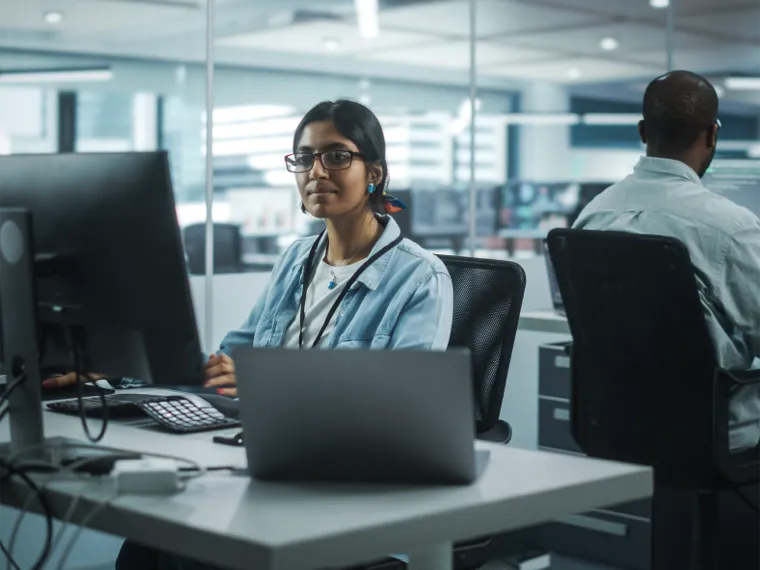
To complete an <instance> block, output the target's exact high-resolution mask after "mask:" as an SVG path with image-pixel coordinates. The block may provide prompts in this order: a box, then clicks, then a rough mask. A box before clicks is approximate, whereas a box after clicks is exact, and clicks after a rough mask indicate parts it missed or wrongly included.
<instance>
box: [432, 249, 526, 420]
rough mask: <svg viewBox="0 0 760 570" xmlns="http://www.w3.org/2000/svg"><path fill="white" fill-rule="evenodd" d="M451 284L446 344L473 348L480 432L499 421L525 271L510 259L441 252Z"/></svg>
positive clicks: (523, 291)
mask: <svg viewBox="0 0 760 570" xmlns="http://www.w3.org/2000/svg"><path fill="white" fill-rule="evenodd" d="M439 257H440V258H441V260H442V261H443V262H444V264H445V265H446V268H447V269H448V270H449V274H450V275H451V280H452V282H453V287H454V320H453V324H452V327H451V339H450V341H449V346H452V347H466V348H468V349H470V352H471V354H472V365H473V379H474V382H475V386H474V388H475V404H476V414H477V416H476V418H477V422H478V425H477V431H478V433H481V432H484V431H487V430H489V429H490V428H491V427H493V426H494V425H495V424H496V423H497V422H498V421H499V414H500V412H501V403H502V399H503V398H504V387H505V385H506V383H507V372H508V371H509V361H510V358H511V357H512V347H513V345H514V342H515V335H516V334H517V323H518V320H519V318H520V308H521V307H522V301H523V295H524V293H525V272H524V271H523V268H522V267H520V266H519V265H518V264H516V263H513V262H511V261H497V260H490V259H474V258H472V257H458V256H453V255H441V256H439Z"/></svg>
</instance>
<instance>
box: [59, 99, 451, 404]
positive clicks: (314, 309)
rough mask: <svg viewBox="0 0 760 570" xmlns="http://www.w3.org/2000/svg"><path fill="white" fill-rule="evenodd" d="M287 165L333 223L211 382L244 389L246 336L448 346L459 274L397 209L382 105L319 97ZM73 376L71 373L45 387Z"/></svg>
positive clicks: (273, 343)
mask: <svg viewBox="0 0 760 570" xmlns="http://www.w3.org/2000/svg"><path fill="white" fill-rule="evenodd" d="M285 166H286V167H287V169H288V170H289V171H290V172H293V173H294V174H295V178H296V183H297V185H298V191H299V193H300V195H301V201H302V210H303V211H304V212H305V213H309V214H311V215H312V216H314V217H316V218H320V219H323V220H324V221H325V226H326V228H325V231H324V232H322V233H321V234H320V235H319V236H318V237H317V238H314V237H308V238H304V239H301V240H298V241H296V242H295V243H294V244H293V245H292V246H291V247H290V248H289V249H288V250H287V251H286V252H285V253H284V254H283V255H282V257H281V258H280V260H279V261H278V262H277V264H276V265H275V267H274V270H273V271H272V277H271V280H270V283H269V286H268V288H267V290H266V291H265V292H264V294H263V295H262V296H261V297H260V298H259V300H258V302H257V303H256V305H255V306H254V308H253V310H252V311H251V314H250V316H249V317H248V319H247V320H246V321H245V323H243V325H242V327H241V328H240V329H238V330H235V331H232V332H230V333H229V334H228V335H227V336H226V337H225V338H224V340H223V341H222V344H221V347H220V350H219V353H218V354H214V355H211V357H210V358H209V360H208V362H207V364H206V370H205V375H206V386H208V387H216V388H217V389H218V392H219V393H220V394H225V395H229V396H235V395H237V388H235V384H236V382H237V379H236V376H235V365H234V363H233V361H232V358H231V356H230V355H231V353H232V350H233V349H234V348H235V347H236V346H238V345H245V346H257V347H286V348H293V349H298V348H312V347H319V348H372V349H418V350H445V349H446V347H447V345H448V340H449V334H450V330H451V320H452V312H453V308H452V304H453V301H452V288H451V278H450V277H449V274H448V272H447V271H446V267H445V266H444V265H443V263H442V262H441V261H440V260H439V259H438V258H437V257H435V256H434V255H432V254H430V253H429V252H427V251H425V250H424V249H422V248H421V247H419V246H418V245H417V244H415V243H413V242H411V241H409V240H407V239H402V238H401V235H400V230H399V227H398V225H397V224H396V222H395V221H394V220H393V218H391V217H390V216H388V215H387V214H388V213H392V212H394V211H397V210H398V209H400V208H403V204H401V203H400V202H398V201H397V200H396V199H394V198H393V197H392V196H390V195H388V194H387V193H386V189H387V187H388V165H387V162H386V159H385V137H384V136H383V129H382V127H381V126H380V122H379V121H378V120H377V117H376V116H375V115H374V114H373V113H372V111H370V110H369V109H368V108H367V107H365V106H364V105H361V104H359V103H356V102H353V101H347V100H339V101H335V102H332V101H325V102H322V103H319V104H318V105H316V106H315V107H314V108H313V109H311V110H310V111H309V112H308V113H306V115H305V116H304V118H303V119H302V120H301V122H300V124H299V125H298V128H297V129H296V131H295V136H294V138H293V153H292V154H289V155H287V156H286V157H285ZM304 293H305V294H304ZM93 376H96V375H93ZM73 382H75V376H74V375H73V374H68V375H66V376H61V377H58V378H52V379H49V380H46V381H45V384H44V386H45V387H46V388H55V387H57V386H64V385H66V384H70V383H73Z"/></svg>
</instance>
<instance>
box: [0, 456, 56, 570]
mask: <svg viewBox="0 0 760 570" xmlns="http://www.w3.org/2000/svg"><path fill="white" fill-rule="evenodd" d="M2 463H3V465H2V467H3V468H4V469H5V470H6V473H5V474H3V477H2V478H5V477H12V476H14V475H16V476H17V477H19V478H20V479H21V480H22V481H24V483H26V485H27V487H29V488H30V489H31V490H32V492H34V494H35V495H36V496H37V501H38V502H39V503H40V506H41V507H42V511H43V513H44V515H45V527H46V530H45V544H44V545H43V547H42V552H40V555H39V557H37V561H36V562H35V563H34V565H33V566H32V570H42V568H43V567H44V566H45V562H47V559H48V557H49V556H50V549H51V548H52V544H53V507H52V505H51V504H50V501H49V500H48V496H47V494H46V493H45V492H44V491H42V490H41V489H40V488H39V487H38V486H37V484H36V483H35V482H34V481H32V479H31V478H30V477H29V475H27V474H26V472H25V471H23V470H21V469H18V468H16V467H15V466H13V465H11V464H8V463H6V462H2Z"/></svg>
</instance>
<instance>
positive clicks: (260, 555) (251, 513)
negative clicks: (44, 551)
mask: <svg viewBox="0 0 760 570" xmlns="http://www.w3.org/2000/svg"><path fill="white" fill-rule="evenodd" d="M92 421H96V420H92ZM7 425H8V422H4V425H2V426H0V440H5V441H7V439H8V427H7ZM45 427H46V433H48V434H54V435H59V436H64V437H74V438H81V439H84V438H83V437H82V431H81V426H80V424H79V418H78V417H74V416H64V415H59V414H54V413H51V412H47V413H45ZM93 427H97V426H93ZM227 431H228V433H233V432H234V431H236V430H227ZM214 434H219V432H206V433H202V434H193V435H183V436H178V435H171V434H167V433H163V432H157V431H156V432H154V431H147V430H142V429H137V428H134V427H128V426H124V425H117V424H113V423H112V425H111V426H109V429H108V433H107V435H106V437H105V439H104V441H103V444H104V445H109V446H113V447H120V448H124V449H131V450H135V451H145V452H151V451H152V452H156V453H170V454H173V455H180V456H186V457H190V458H193V459H196V460H198V461H199V462H201V463H203V464H205V465H207V466H213V465H237V466H241V467H242V466H244V465H245V457H244V450H243V448H235V447H229V446H224V445H219V444H214V443H212V442H211V438H212V436H213V435H214ZM478 445H479V446H480V447H482V448H484V449H489V450H490V451H491V458H490V462H489V464H488V466H487V467H486V470H485V472H484V473H483V475H482V476H481V478H480V480H479V481H478V482H477V483H475V484H474V485H472V486H469V487H439V488H431V487H417V488H414V487H395V488H394V487H389V486H355V485H354V486H350V485H316V484H288V485H286V484H273V483H261V482H258V481H252V480H251V479H249V478H248V477H245V476H240V475H232V474H227V473H222V472H219V473H209V474H207V475H205V476H204V477H202V478H200V479H197V480H195V481H194V482H191V483H190V484H189V485H188V488H187V489H186V490H185V491H184V492H182V493H178V494H176V495H172V496H168V497H166V496H160V497H156V496H134V495H130V496H122V497H119V498H116V499H115V500H114V501H113V503H112V504H111V505H110V506H109V507H106V508H105V509H104V510H102V511H101V512H100V514H99V515H98V516H96V517H94V518H93V519H92V520H91V522H90V523H89V524H88V526H91V527H93V528H96V529H99V530H103V531H106V532H111V533H114V534H117V535H121V536H127V537H129V538H132V539H135V540H138V541H141V542H144V543H147V544H150V545H153V546H157V547H160V548H163V549H165V550H168V551H173V552H178V553H182V554H184V555H186V556H190V557H193V558H198V559H200V560H205V561H208V562H215V563H217V564H220V565H227V566H230V567H231V568H238V569H240V570H243V569H244V568H245V569H250V568H260V569H263V570H307V569H308V570H314V569H316V568H324V567H329V566H334V567H341V566H346V565H349V564H355V563H359V562H363V561H367V560H372V559H376V558H380V557H383V556H385V555H387V554H388V553H410V552H412V553H413V552H416V551H417V550H418V549H420V548H424V547H425V546H427V545H432V544H438V543H441V542H446V541H456V540H464V539H468V538H473V537H476V536H480V535H484V534H488V533H491V532H499V531H506V530H511V529H517V528H520V527H526V526H530V525H533V524H537V523H541V522H544V521H548V520H551V519H554V518H556V517H560V516H563V515H568V514H572V513H578V512H582V511H585V510H588V509H592V508H597V507H602V506H608V505H612V504H616V503H621V502H626V501H631V500H635V499H641V498H645V497H648V496H651V493H652V474H651V470H650V469H648V468H644V467H637V466H630V465H624V464H617V463H611V462H605V461H597V460H591V459H586V458H579V457H572V456H567V455H560V454H552V453H547V452H540V451H527V450H522V449H515V448H511V447H508V446H500V445H493V444H482V443H479V444H478ZM16 488H18V489H21V488H22V486H21V485H20V484H19V485H18V487H16ZM48 490H49V492H50V495H51V498H52V500H53V505H54V507H55V508H56V511H57V512H59V513H60V512H65V511H66V508H67V506H68V505H69V504H70V501H71V499H72V497H75V496H77V495H79V494H82V499H81V501H80V505H81V507H80V508H78V509H77V513H76V516H74V517H73V519H74V521H78V520H81V519H82V517H84V516H86V515H87V513H88V512H89V511H90V509H91V508H92V507H93V505H96V504H97V503H100V502H102V501H104V500H107V499H110V498H112V497H113V496H114V492H113V490H112V487H111V486H110V483H109V484H106V483H105V482H102V483H98V482H80V481H68V482H57V483H52V484H50V486H49V487H48ZM2 501H3V502H4V503H7V504H11V505H13V506H19V505H20V504H22V503H23V501H24V494H23V493H14V492H12V491H11V490H10V489H4V490H3V493H2Z"/></svg>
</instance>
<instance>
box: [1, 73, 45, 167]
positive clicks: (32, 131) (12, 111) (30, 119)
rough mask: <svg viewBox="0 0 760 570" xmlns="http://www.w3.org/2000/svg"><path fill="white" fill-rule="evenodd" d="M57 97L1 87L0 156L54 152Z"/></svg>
mask: <svg viewBox="0 0 760 570" xmlns="http://www.w3.org/2000/svg"><path fill="white" fill-rule="evenodd" d="M57 113H58V110H57V93H56V91H54V90H48V89H43V88H42V87H36V86H32V85H30V86H26V85H25V86H0V154H12V153H13V154H21V153H47V152H56V151H57V150H58V149H57V145H58V123H57V121H58V117H57Z"/></svg>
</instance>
